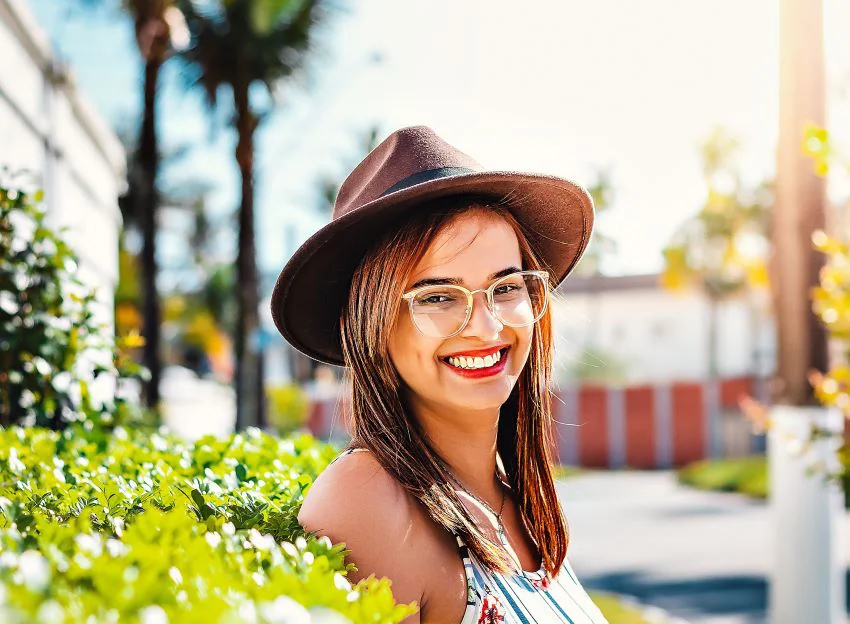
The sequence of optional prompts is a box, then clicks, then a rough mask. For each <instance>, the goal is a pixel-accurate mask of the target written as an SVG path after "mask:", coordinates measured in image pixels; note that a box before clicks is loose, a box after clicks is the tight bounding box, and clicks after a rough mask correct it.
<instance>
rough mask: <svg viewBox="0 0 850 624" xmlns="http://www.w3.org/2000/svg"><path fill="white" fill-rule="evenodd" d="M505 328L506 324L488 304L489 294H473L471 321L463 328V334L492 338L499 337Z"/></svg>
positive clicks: (486, 338)
mask: <svg viewBox="0 0 850 624" xmlns="http://www.w3.org/2000/svg"><path fill="white" fill-rule="evenodd" d="M504 328H505V326H504V325H502V323H501V322H499V319H497V318H496V317H495V316H494V315H493V312H491V311H490V307H489V306H488V305H487V294H486V293H483V292H477V293H475V294H474V295H472V314H471V315H470V316H469V322H468V323H467V324H466V327H464V328H463V331H462V332H461V335H463V336H477V337H479V338H483V339H485V340H492V339H494V338H497V337H498V336H499V332H501V331H502V330H503V329H504Z"/></svg>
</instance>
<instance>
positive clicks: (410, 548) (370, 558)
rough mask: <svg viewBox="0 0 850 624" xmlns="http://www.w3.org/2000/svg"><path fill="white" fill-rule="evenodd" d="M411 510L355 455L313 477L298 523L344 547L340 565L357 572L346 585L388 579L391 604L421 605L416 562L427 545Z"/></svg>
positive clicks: (383, 476)
mask: <svg viewBox="0 0 850 624" xmlns="http://www.w3.org/2000/svg"><path fill="white" fill-rule="evenodd" d="M417 507H418V503H417V501H415V500H414V499H413V498H412V497H411V496H410V495H409V494H408V493H407V491H406V490H405V489H404V488H403V487H402V486H401V484H399V483H398V481H396V480H395V479H394V478H393V477H392V476H391V475H390V474H389V473H388V472H387V471H386V470H385V469H384V468H383V466H381V464H380V463H379V462H378V461H377V459H376V458H375V457H374V456H373V455H372V453H370V452H367V451H359V452H354V453H350V454H347V455H343V456H341V457H339V458H337V460H336V461H334V462H333V463H332V464H331V465H330V466H328V467H327V468H326V469H325V471H324V472H322V473H321V474H320V475H319V477H318V478H317V479H316V481H315V482H314V483H313V484H312V485H311V486H310V489H309V490H308V491H307V495H306V497H305V499H304V503H303V505H302V506H301V511H300V512H299V514H298V521H299V522H300V523H301V526H303V527H304V528H305V529H306V530H307V531H315V532H316V533H317V534H318V535H320V536H327V537H328V538H329V539H330V540H331V541H332V542H334V543H340V542H344V543H345V545H346V548H347V549H348V550H349V551H350V553H349V556H348V557H347V559H346V560H347V561H348V562H351V563H354V564H355V565H356V566H357V568H358V569H357V572H354V573H351V574H349V580H351V581H352V582H357V581H359V580H360V579H363V578H367V577H368V576H369V575H370V574H374V575H375V576H376V577H378V578H381V577H388V578H389V579H390V580H391V581H392V591H393V596H394V598H395V599H396V601H398V602H404V603H409V602H412V601H416V602H417V603H420V604H421V600H422V596H423V595H424V594H425V592H426V589H427V586H428V579H427V575H426V576H423V574H422V568H421V567H420V566H419V565H417V562H418V561H419V562H421V559H422V557H423V556H425V557H427V552H428V550H430V546H431V544H429V540H430V533H429V532H428V531H427V530H425V527H423V526H422V521H421V515H422V514H421V513H420V512H419V510H418V509H417ZM426 569H427V568H426ZM411 621H412V620H411Z"/></svg>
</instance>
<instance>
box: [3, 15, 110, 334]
mask: <svg viewBox="0 0 850 624" xmlns="http://www.w3.org/2000/svg"><path fill="white" fill-rule="evenodd" d="M4 166H5V167H8V168H9V169H10V170H11V171H12V172H19V171H23V170H28V171H30V172H31V173H32V174H33V176H34V180H33V182H34V184H35V185H37V186H38V187H41V188H43V189H44V191H45V195H46V206H47V210H48V216H49V219H50V224H51V226H54V227H56V226H63V225H67V226H69V227H70V231H69V232H68V234H67V235H66V236H67V239H68V241H69V243H70V244H71V245H72V246H73V248H74V250H75V251H76V252H77V254H78V255H79V256H80V258H81V262H82V263H81V266H80V271H79V276H80V277H81V278H82V279H83V280H85V282H86V283H87V284H88V285H90V286H91V287H94V288H97V291H98V300H99V302H100V303H101V305H100V306H99V313H100V315H101V319H102V320H103V321H104V322H107V323H108V324H109V325H110V326H111V324H112V298H113V293H114V290H115V286H116V284H117V281H118V230H119V228H120V225H121V216H120V212H119V210H118V195H119V194H120V193H121V192H122V190H123V186H122V185H123V184H124V179H125V176H124V167H125V161H124V151H123V148H122V147H121V144H120V143H119V142H118V139H117V138H116V137H115V135H114V134H113V132H112V131H111V130H110V129H109V128H108V127H107V125H106V124H105V122H104V121H103V120H102V119H100V117H99V116H98V115H97V114H96V113H95V112H94V111H93V110H92V109H91V107H90V106H89V105H88V104H87V102H86V101H85V100H84V98H83V97H82V96H81V95H80V93H79V92H78V91H77V90H76V88H75V87H74V84H73V78H72V76H70V75H69V74H68V73H67V71H66V70H65V69H63V68H60V67H59V66H58V65H57V63H56V61H55V59H54V58H53V56H52V53H51V51H50V47H49V45H48V41H47V37H46V35H45V34H44V32H43V31H42V30H41V29H40V28H39V27H38V25H37V24H36V23H35V21H34V18H33V16H32V13H31V12H30V10H29V8H28V7H27V5H26V3H25V2H23V0H0V167H4Z"/></svg>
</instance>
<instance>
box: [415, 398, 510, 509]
mask: <svg viewBox="0 0 850 624" xmlns="http://www.w3.org/2000/svg"><path fill="white" fill-rule="evenodd" d="M411 407H412V408H413V411H414V413H415V415H416V417H417V419H418V420H419V422H420V423H421V424H422V427H423V429H424V430H425V433H426V435H427V436H428V438H429V440H430V441H431V444H432V445H433V446H434V449H435V450H436V451H437V453H439V454H440V457H442V458H443V460H444V461H445V462H446V464H448V466H449V468H450V469H451V471H452V473H454V476H455V478H456V479H457V480H458V481H460V483H461V486H462V487H463V488H464V489H466V490H468V491H469V492H470V493H472V494H474V495H475V496H477V497H478V498H481V499H483V500H485V501H486V502H487V503H488V504H489V505H490V506H491V507H492V508H493V509H495V510H496V511H498V509H499V507H500V504H501V500H502V495H503V494H502V487H501V485H500V481H499V480H498V479H497V478H496V476H495V473H496V452H497V446H496V439H497V434H498V430H499V409H498V408H492V409H487V410H480V411H474V410H447V409H446V408H445V407H444V406H431V405H425V404H422V403H413V402H412V405H411Z"/></svg>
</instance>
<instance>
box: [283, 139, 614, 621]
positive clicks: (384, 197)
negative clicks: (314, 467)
mask: <svg viewBox="0 0 850 624" xmlns="http://www.w3.org/2000/svg"><path fill="white" fill-rule="evenodd" d="M592 224H593V205H592V202H591V200H590V197H589V195H588V194H587V192H586V191H584V189H582V188H581V187H579V186H577V185H576V184H574V183H572V182H570V181H568V180H564V179H561V178H555V177H552V176H542V175H536V174H526V173H515V172H495V171H486V170H484V169H482V168H481V167H480V165H478V164H477V163H475V162H474V161H473V160H472V159H471V158H469V157H468V156H466V155H465V154H463V153H462V152H459V151H458V150H456V149H455V148H453V147H452V146H450V145H448V144H447V143H445V142H444V141H442V140H441V139H440V138H439V137H437V136H436V134H434V133H433V131H431V130H430V129H428V128H425V127H415V128H404V129H402V130H399V131H397V132H395V133H393V134H392V135H391V136H390V137H389V138H388V139H386V140H385V141H384V142H383V143H382V144H381V145H379V146H378V147H377V148H375V150H373V152H372V153H370V154H369V155H368V156H367V157H366V159H364V161H363V162H362V163H360V165H358V166H357V168H355V169H354V171H353V172H352V173H351V174H350V175H349V177H348V178H347V179H346V181H345V183H344V184H343V186H342V187H341V189H340V193H339V197H338V198H337V201H336V205H335V209H334V219H333V221H332V222H331V223H330V224H329V225H327V226H325V227H324V228H322V229H321V230H320V231H319V232H317V233H316V234H315V235H314V236H313V237H312V238H311V239H310V240H308V241H307V242H306V243H305V244H304V245H303V246H302V247H301V248H300V249H299V250H298V251H297V252H296V254H295V255H294V256H293V258H292V259H291V260H290V261H289V263H288V264H287V265H286V267H285V268H284V269H283V271H282V272H281V275H280V277H279V279H278V283H277V285H276V287H275V291H274V294H273V297H272V314H273V317H274V319H275V322H276V324H277V326H278V328H279V329H280V331H281V333H282V334H283V335H284V336H285V337H286V338H287V339H288V340H289V341H290V342H291V343H292V344H293V345H294V346H296V347H297V348H298V349H300V350H301V351H303V352H304V353H307V354H308V355H310V356H312V357H314V358H317V359H319V360H321V361H324V362H329V363H333V364H339V365H345V366H347V367H348V369H349V374H350V379H351V384H352V402H351V404H352V415H351V430H352V440H351V443H350V444H349V448H348V449H347V450H346V451H345V452H344V453H343V454H342V455H341V456H340V457H339V458H337V460H336V461H334V463H333V464H331V465H330V466H329V467H328V468H327V469H326V470H325V471H324V472H323V473H322V474H321V475H320V476H319V478H318V479H317V480H316V481H315V483H313V485H312V486H311V488H310V489H309V491H308V493H307V496H306V498H305V500H304V503H303V505H302V508H301V511H300V514H299V521H300V522H301V524H302V525H303V526H304V528H305V529H307V530H309V531H315V532H316V533H318V534H319V535H326V536H328V537H329V538H330V539H331V540H332V541H334V542H345V544H346V546H347V548H348V549H349V550H350V559H349V560H350V561H352V562H354V563H355V565H356V566H357V572H356V573H354V574H352V575H351V579H350V580H352V581H356V580H359V579H361V578H365V577H367V576H369V575H370V574H375V575H376V576H379V577H382V576H386V577H388V578H390V579H391V581H392V589H393V594H394V596H395V598H396V600H398V601H400V602H412V601H415V602H416V603H417V604H418V605H419V612H418V613H417V614H416V615H414V616H412V617H411V618H409V619H408V620H406V621H408V622H428V623H432V622H433V623H457V622H460V623H462V624H472V623H475V624H487V623H496V622H498V623H502V624H505V623H514V622H517V623H519V622H539V623H542V622H571V623H573V624H600V623H603V622H605V618H604V617H603V616H602V614H601V613H600V612H599V610H598V609H597V608H596V606H595V605H594V604H593V603H592V601H591V600H590V598H589V597H588V596H587V594H586V592H585V591H584V589H583V588H582V586H581V584H580V583H579V581H578V579H577V578H576V576H575V573H574V572H573V570H572V568H571V566H570V564H569V560H568V559H567V549H568V544H569V535H568V527H567V521H566V518H565V516H564V513H563V511H562V509H561V505H560V501H559V499H558V495H557V492H556V490H555V484H554V480H553V477H552V461H553V459H552V457H551V449H552V429H551V423H552V416H551V407H550V377H551V368H552V327H551V318H550V315H551V308H550V307H549V306H548V301H549V292H550V288H552V287H554V286H556V285H557V284H558V283H559V282H560V281H561V280H563V279H564V278H565V277H566V275H567V274H568V273H569V271H570V270H571V269H572V267H573V266H575V263H576V262H577V261H578V259H579V257H580V256H581V254H582V253H583V251H584V249H585V248H586V246H587V242H588V239H589V235H590V231H591V227H592ZM358 451H359V452H358Z"/></svg>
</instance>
